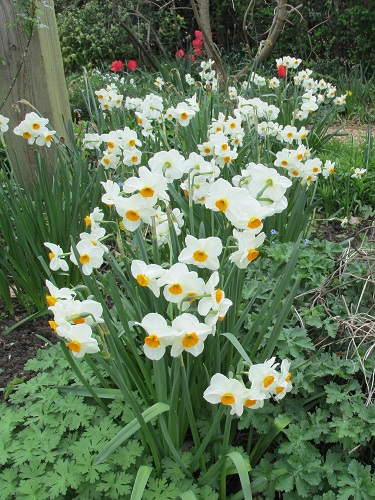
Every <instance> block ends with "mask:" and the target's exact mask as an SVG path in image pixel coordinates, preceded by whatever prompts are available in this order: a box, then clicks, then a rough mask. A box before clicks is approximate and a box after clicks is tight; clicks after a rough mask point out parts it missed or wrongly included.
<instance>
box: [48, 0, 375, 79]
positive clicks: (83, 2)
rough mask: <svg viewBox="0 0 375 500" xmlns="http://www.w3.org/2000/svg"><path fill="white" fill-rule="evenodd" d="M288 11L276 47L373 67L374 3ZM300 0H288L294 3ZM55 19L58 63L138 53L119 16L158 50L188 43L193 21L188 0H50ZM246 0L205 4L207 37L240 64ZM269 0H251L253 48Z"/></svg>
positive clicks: (74, 65)
mask: <svg viewBox="0 0 375 500" xmlns="http://www.w3.org/2000/svg"><path fill="white" fill-rule="evenodd" d="M302 3H303V7H302V9H301V10H300V11H299V12H294V13H293V14H292V15H291V16H290V18H289V22H288V24H287V25H286V27H285V29H284V32H283V33H282V34H281V36H280V38H279V40H278V42H277V54H278V55H280V54H289V55H294V56H297V57H301V58H302V59H303V60H304V61H307V62H308V63H310V64H311V65H313V66H314V69H315V70H316V71H318V72H320V73H322V74H323V75H324V74H327V73H329V74H330V77H331V78H332V77H334V76H338V75H340V74H341V73H342V72H343V68H345V67H351V66H353V65H358V64H361V65H362V67H363V68H364V69H365V73H366V74H367V76H369V75H371V74H372V73H373V71H374V69H375V59H374V58H373V57H371V54H374V53H375V10H374V8H373V2H372V0H341V1H340V2H338V1H333V0H305V1H303V2H302ZM297 4H299V2H295V5H297ZM55 6H56V12H57V22H58V27H59V32H60V40H61V46H62V53H63V59H64V64H65V68H66V69H67V70H68V71H72V70H73V71H74V70H77V69H80V68H81V67H82V66H85V67H88V68H90V67H100V65H101V64H104V65H108V64H110V63H111V62H112V61H113V60H114V59H122V60H129V59H132V58H139V57H140V54H138V49H137V48H136V47H135V46H134V45H133V44H132V43H130V41H129V36H128V34H127V33H126V31H125V30H124V29H123V27H122V26H121V24H126V25H127V26H128V27H129V28H131V29H132V32H133V33H134V34H135V35H136V36H137V37H138V39H139V40H140V41H141V43H142V44H143V46H145V47H146V48H147V49H148V50H150V51H151V52H152V53H153V55H154V56H155V55H156V56H157V55H161V54H162V50H161V48H160V46H159V44H158V43H157V41H156V36H155V34H157V36H158V37H159V39H160V42H161V44H162V46H163V48H164V50H165V53H166V54H170V55H171V57H174V54H175V52H176V50H177V49H179V48H183V49H184V50H187V49H190V48H191V38H192V37H193V35H194V30H195V29H197V26H196V23H195V21H194V17H193V14H192V10H191V7H190V2H189V1H188V0H180V1H178V0H177V1H175V2H172V3H170V4H168V3H166V4H165V5H164V3H162V2H157V3H153V4H151V3H147V2H144V3H140V4H139V5H138V6H137V12H136V11H135V10H133V9H134V6H133V5H132V3H131V2H130V1H129V0H117V1H112V0H103V1H100V2H99V0H56V1H55ZM246 8H247V3H246V2H245V3H244V2H242V0H224V1H223V2H220V3H219V4H218V5H215V8H213V6H211V26H212V31H213V39H214V41H215V43H216V44H217V45H218V47H219V49H220V50H221V51H222V53H223V54H228V53H231V56H232V55H233V54H240V55H242V57H238V58H236V57H235V60H237V61H238V64H241V65H243V62H244V57H243V56H244V55H245V49H244V47H245V43H246V40H245V37H244V33H243V31H242V22H243V17H244V14H245V11H246ZM273 12H274V2H271V1H268V2H264V1H263V0H255V4H254V16H253V19H248V21H249V22H248V25H249V30H248V42H249V45H250V49H251V52H252V55H255V54H256V51H257V49H258V45H259V42H260V41H261V40H264V39H265V38H266V36H267V35H266V32H267V30H268V29H269V27H270V24H271V21H272V18H273Z"/></svg>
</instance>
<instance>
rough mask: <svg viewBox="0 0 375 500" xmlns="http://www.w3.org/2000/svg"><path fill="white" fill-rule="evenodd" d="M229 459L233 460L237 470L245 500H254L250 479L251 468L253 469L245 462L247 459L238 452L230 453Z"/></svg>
mask: <svg viewBox="0 0 375 500" xmlns="http://www.w3.org/2000/svg"><path fill="white" fill-rule="evenodd" d="M227 457H228V458H230V459H231V460H232V462H233V463H234V465H235V467H236V469H237V473H238V477H239V478H240V481H241V486H242V492H243V495H244V499H245V500H252V498H253V495H252V493H251V485H250V479H249V468H250V469H251V467H250V464H249V463H246V462H245V459H244V458H243V456H242V455H241V454H240V453H238V451H232V452H231V453H228V455H227Z"/></svg>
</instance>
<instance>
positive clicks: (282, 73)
mask: <svg viewBox="0 0 375 500" xmlns="http://www.w3.org/2000/svg"><path fill="white" fill-rule="evenodd" d="M277 74H278V76H279V78H285V77H286V67H285V66H284V65H283V64H280V66H279V67H278V69H277Z"/></svg>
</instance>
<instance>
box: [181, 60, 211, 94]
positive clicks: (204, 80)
mask: <svg viewBox="0 0 375 500" xmlns="http://www.w3.org/2000/svg"><path fill="white" fill-rule="evenodd" d="M214 64H215V63H214V61H212V60H211V59H209V60H208V61H202V62H201V63H200V68H201V71H200V72H199V76H200V81H199V80H198V81H197V80H195V79H194V78H193V77H192V76H191V74H190V73H187V74H186V75H185V81H186V83H187V84H188V85H191V86H202V87H203V88H204V89H205V90H208V91H212V90H214V91H216V90H218V88H219V87H218V83H217V78H216V71H215V70H214V69H213V66H214Z"/></svg>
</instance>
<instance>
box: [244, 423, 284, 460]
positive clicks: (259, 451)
mask: <svg viewBox="0 0 375 500" xmlns="http://www.w3.org/2000/svg"><path fill="white" fill-rule="evenodd" d="M291 420H292V419H291V418H290V417H287V416H285V417H280V418H277V419H276V420H275V421H274V423H273V424H272V427H271V429H270V431H269V432H268V433H267V434H264V435H263V436H262V437H261V438H259V440H258V442H257V444H256V445H255V446H254V449H253V451H252V452H251V454H250V463H251V465H252V466H253V467H254V465H256V464H257V463H258V462H259V460H260V459H261V458H262V456H263V453H264V452H265V451H266V450H267V448H268V447H269V445H270V444H271V443H272V441H273V440H274V439H275V437H276V436H277V435H278V434H279V433H280V432H281V431H282V430H283V429H285V427H286V426H287V425H289V424H290V422H291Z"/></svg>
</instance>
